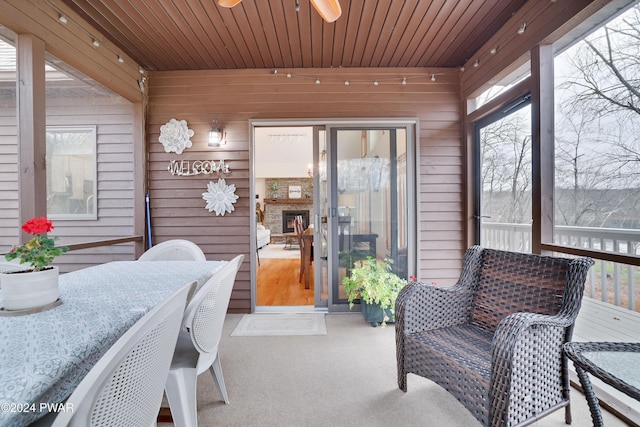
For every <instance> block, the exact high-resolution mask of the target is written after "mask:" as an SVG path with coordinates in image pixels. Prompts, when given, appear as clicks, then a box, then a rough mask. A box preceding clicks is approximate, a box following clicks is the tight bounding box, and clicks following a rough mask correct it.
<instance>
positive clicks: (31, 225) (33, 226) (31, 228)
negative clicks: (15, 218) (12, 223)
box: [22, 216, 53, 236]
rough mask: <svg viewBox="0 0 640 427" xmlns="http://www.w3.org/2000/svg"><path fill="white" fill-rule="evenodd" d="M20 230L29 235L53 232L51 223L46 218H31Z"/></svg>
mask: <svg viewBox="0 0 640 427" xmlns="http://www.w3.org/2000/svg"><path fill="white" fill-rule="evenodd" d="M22 229H23V230H24V231H25V232H26V233H29V234H33V235H34V236H35V235H36V234H42V233H48V232H50V231H51V230H53V221H51V220H48V219H47V217H45V216H43V217H40V218H31V219H30V220H28V221H27V222H25V223H24V224H22Z"/></svg>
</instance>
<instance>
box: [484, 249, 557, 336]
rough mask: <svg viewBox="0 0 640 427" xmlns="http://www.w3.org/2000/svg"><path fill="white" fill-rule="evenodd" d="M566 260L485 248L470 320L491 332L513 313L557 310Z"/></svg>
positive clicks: (549, 313) (552, 312) (554, 311)
mask: <svg viewBox="0 0 640 427" xmlns="http://www.w3.org/2000/svg"><path fill="white" fill-rule="evenodd" d="M569 262H570V260H568V259H562V258H555V257H545V256H537V255H532V254H523V253H515V252H503V251H496V250H491V249H485V250H484V251H483V262H482V267H481V269H480V279H479V281H478V288H477V294H476V298H475V303H474V308H473V310H472V314H471V323H472V324H474V325H476V326H478V327H480V328H483V329H485V330H487V331H490V332H492V333H493V332H495V330H496V328H497V327H498V324H499V323H500V321H502V319H504V318H505V317H506V316H508V315H510V314H513V313H518V312H532V313H538V314H546V315H554V314H557V313H558V312H559V311H560V308H561V306H562V302H563V296H564V287H565V285H566V282H567V271H568V270H569V269H568V267H567V265H568V263H569ZM534 272H535V273H534Z"/></svg>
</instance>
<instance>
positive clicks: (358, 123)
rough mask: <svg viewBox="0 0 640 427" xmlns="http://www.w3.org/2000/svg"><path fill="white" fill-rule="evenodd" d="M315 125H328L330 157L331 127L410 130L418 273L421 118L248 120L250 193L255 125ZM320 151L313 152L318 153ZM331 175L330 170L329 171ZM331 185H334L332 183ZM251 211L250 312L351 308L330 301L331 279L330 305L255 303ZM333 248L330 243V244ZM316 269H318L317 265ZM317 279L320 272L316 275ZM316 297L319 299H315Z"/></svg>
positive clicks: (412, 267) (411, 247)
mask: <svg viewBox="0 0 640 427" xmlns="http://www.w3.org/2000/svg"><path fill="white" fill-rule="evenodd" d="M287 126H291V127H300V126H304V127H314V126H322V127H324V128H325V131H326V135H327V151H328V152H327V157H328V158H329V156H330V155H331V153H330V152H329V146H330V143H329V138H330V136H329V135H330V129H331V128H340V129H345V128H346V129H348V128H356V129H358V128H362V127H367V126H368V127H371V128H386V127H395V128H398V127H404V128H405V129H406V132H407V153H413V158H412V159H408V160H407V178H408V179H407V210H408V218H407V226H408V230H409V233H408V236H409V242H408V252H409V256H408V259H407V267H408V272H409V274H412V275H415V272H416V271H417V259H418V256H417V254H418V251H419V239H418V206H419V203H420V201H419V191H418V181H417V177H418V170H419V168H418V165H419V159H420V150H419V146H420V144H419V141H420V135H419V129H420V126H419V120H418V118H416V117H408V118H404V117H403V118H397V117H396V118H346V119H345V118H324V119H317V118H315V119H251V120H249V129H248V131H249V194H250V197H253V195H254V194H255V171H254V169H255V167H254V165H255V161H256V159H255V155H254V153H255V140H254V129H255V128H256V127H287ZM316 154H317V153H314V155H316ZM327 175H328V176H331V174H330V173H328V174H327ZM329 188H331V187H329ZM249 211H250V221H249V231H250V239H249V241H250V250H251V255H252V256H251V257H250V265H251V313H255V312H300V311H307V312H308V311H311V312H314V311H323V312H325V311H329V312H348V311H349V305H348V304H344V305H343V304H332V303H331V301H332V299H331V292H332V290H331V288H332V286H331V283H329V292H330V294H329V300H328V307H326V308H325V307H320V308H316V307H315V302H314V305H310V306H304V307H300V306H291V307H288V306H273V307H271V306H257V305H256V276H257V257H256V256H255V255H256V253H257V248H256V241H255V238H254V237H255V235H256V217H255V215H256V213H255V210H251V209H250V210H249ZM315 211H316V200H314V212H315ZM329 249H330V250H331V244H330V246H329ZM314 270H315V269H314ZM315 279H317V276H316V278H315ZM316 301H317V299H316Z"/></svg>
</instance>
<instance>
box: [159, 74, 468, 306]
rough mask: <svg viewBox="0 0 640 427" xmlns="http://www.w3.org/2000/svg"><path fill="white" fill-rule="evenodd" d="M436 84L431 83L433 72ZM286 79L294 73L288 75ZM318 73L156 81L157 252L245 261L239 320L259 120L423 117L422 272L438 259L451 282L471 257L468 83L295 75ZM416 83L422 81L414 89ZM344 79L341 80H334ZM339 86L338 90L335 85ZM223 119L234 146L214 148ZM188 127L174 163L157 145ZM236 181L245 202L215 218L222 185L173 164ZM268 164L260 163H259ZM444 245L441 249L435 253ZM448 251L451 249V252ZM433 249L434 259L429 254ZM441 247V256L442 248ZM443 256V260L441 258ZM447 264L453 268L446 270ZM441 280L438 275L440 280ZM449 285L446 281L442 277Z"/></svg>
mask: <svg viewBox="0 0 640 427" xmlns="http://www.w3.org/2000/svg"><path fill="white" fill-rule="evenodd" d="M438 71H442V72H446V73H447V75H438V81H437V82H431V81H430V80H429V78H430V76H431V73H433V72H438ZM282 72H284V73H286V72H288V71H282ZM291 72H292V73H293V74H300V75H305V74H309V73H312V74H314V75H315V73H316V72H317V73H318V75H319V77H320V78H321V80H323V79H324V80H325V83H322V84H321V85H319V86H318V85H315V84H314V83H313V81H308V80H302V79H286V78H282V77H280V76H273V75H270V74H268V72H267V71H265V70H221V71H193V72H191V71H190V72H186V71H177V72H157V73H151V75H150V79H149V108H148V115H147V117H146V126H147V147H148V165H147V167H148V176H149V194H150V206H151V224H152V235H153V239H154V242H156V243H157V242H161V241H164V240H169V239H174V238H188V239H190V240H193V241H195V242H196V243H197V244H198V245H199V246H201V247H202V248H203V250H204V252H205V254H206V256H207V258H209V259H221V258H222V259H230V257H231V256H233V255H235V254H240V253H244V254H245V262H244V264H243V266H242V268H241V271H245V272H246V274H239V275H238V277H237V280H236V284H235V286H234V291H233V295H232V300H231V303H230V308H229V310H230V311H233V310H236V311H237V312H247V311H249V309H250V304H251V303H250V297H251V294H250V282H251V273H250V272H249V260H250V259H251V258H250V256H253V254H249V249H250V242H251V237H250V236H249V230H250V228H249V222H250V219H251V216H252V215H253V204H254V200H253V198H252V197H251V195H250V194H249V188H250V182H249V178H250V176H251V174H250V167H251V165H250V163H249V151H248V150H249V145H250V143H249V124H248V121H249V120H251V119H261V118H262V119H279V118H281V119H296V118H300V119H313V118H328V119H330V118H375V117H417V118H418V119H419V129H418V133H419V135H420V140H419V141H418V144H419V146H420V149H419V150H420V154H421V157H420V159H419V160H418V163H419V164H420V174H419V177H418V180H417V181H418V185H419V188H418V192H419V198H420V202H419V203H418V208H419V215H418V216H419V220H420V224H419V225H418V230H419V240H420V242H419V245H420V246H421V248H423V247H424V248H423V249H422V250H421V252H420V254H419V260H418V263H419V271H425V270H428V269H430V268H433V267H432V264H431V263H429V264H425V263H428V262H429V260H430V259H434V258H433V257H434V256H436V257H439V258H438V259H439V261H438V264H440V265H444V266H445V269H444V270H443V271H440V272H439V273H437V274H435V275H434V277H436V278H438V277H442V278H445V279H447V280H448V279H449V277H450V276H451V273H450V270H449V269H451V271H455V273H456V275H457V274H458V272H459V266H460V260H461V258H462V254H463V249H462V245H463V242H464V239H463V232H462V231H463V228H464V227H463V226H464V224H463V221H462V211H463V185H462V182H463V169H462V168H463V154H462V145H461V130H460V120H461V111H460V89H459V78H460V76H459V73H457V72H456V71H455V70H431V69H366V68H365V69H358V70H352V69H340V70H325V69H313V70H291ZM402 76H406V77H407V78H408V79H410V80H409V84H407V85H406V86H402V85H400V84H399V81H398V83H393V84H392V83H387V82H384V83H383V84H380V85H379V86H377V87H374V86H373V85H372V84H355V83H354V84H352V85H350V86H349V87H348V88H346V89H345V86H344V84H343V82H344V79H346V78H351V79H354V80H355V79H356V77H357V79H358V80H363V81H369V80H370V81H371V82H373V80H376V79H379V80H384V79H385V78H387V79H388V78H390V77H392V78H395V77H400V78H402ZM412 77H419V78H416V79H413V78H412ZM332 79H335V80H332ZM330 80H331V82H330ZM214 112H215V116H216V119H217V121H218V123H220V124H221V125H223V126H224V128H225V131H226V132H227V145H226V146H224V147H223V148H221V149H220V150H213V151H212V150H210V149H209V148H208V147H207V132H208V129H209V127H210V126H211V121H212V117H213V116H214ZM171 118H176V119H183V120H186V121H187V123H188V126H189V128H190V129H192V130H194V136H193V137H192V138H191V142H192V147H191V148H189V149H187V150H185V151H184V152H183V153H182V154H181V155H177V154H175V153H166V152H164V149H163V147H162V144H160V143H159V142H158V138H159V136H160V126H162V125H163V124H165V123H166V122H167V121H169V119H171ZM222 158H224V159H225V162H226V163H228V164H229V165H230V169H231V173H230V174H228V175H225V176H223V178H224V179H225V180H226V181H227V183H228V184H234V185H236V188H237V190H236V194H237V195H239V196H240V199H239V200H238V201H237V202H236V204H235V205H234V207H235V210H234V211H233V212H231V213H227V214H226V215H224V216H216V215H215V213H211V212H208V211H207V210H206V209H205V208H204V206H205V202H204V200H203V199H202V192H204V191H206V185H207V183H208V182H209V181H212V180H214V181H215V180H216V179H217V176H215V175H211V176H197V177H177V176H176V177H174V176H171V175H170V174H169V172H168V171H167V167H168V165H169V162H170V161H171V160H204V159H211V160H216V161H219V160H220V159H222ZM257 161H259V159H257ZM434 242H435V243H434ZM440 242H447V245H446V246H443V245H441V244H440ZM425 244H429V245H432V247H433V249H431V247H429V246H428V245H425ZM433 245H435V246H433ZM440 249H442V250H440ZM442 261H447V264H443V262H442ZM434 271H436V270H434ZM438 275H440V276H438Z"/></svg>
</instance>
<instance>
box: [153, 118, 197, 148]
mask: <svg viewBox="0 0 640 427" xmlns="http://www.w3.org/2000/svg"><path fill="white" fill-rule="evenodd" d="M192 136H193V130H191V129H189V127H188V126H187V121H186V120H176V119H171V120H169V121H168V122H167V123H165V124H163V125H162V126H160V137H159V138H158V140H159V141H160V142H161V143H162V145H163V146H164V151H165V152H167V153H171V152H175V153H177V154H182V151H183V150H184V149H185V148H189V147H191V139H190V138H191V137H192Z"/></svg>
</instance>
